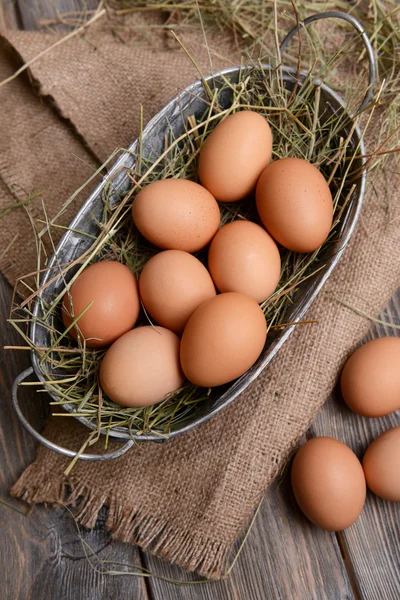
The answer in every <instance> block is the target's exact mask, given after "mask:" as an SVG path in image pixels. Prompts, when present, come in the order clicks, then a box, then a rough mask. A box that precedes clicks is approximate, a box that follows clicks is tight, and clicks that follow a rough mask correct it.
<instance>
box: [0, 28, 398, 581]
mask: <svg viewBox="0 0 400 600" xmlns="http://www.w3.org/2000/svg"><path fill="white" fill-rule="evenodd" d="M8 40H9V42H10V43H11V44H12V45H13V46H14V49H15V51H16V53H18V54H19V55H20V56H22V57H23V59H24V60H27V59H29V58H31V57H32V56H33V55H35V54H36V53H37V52H38V51H40V50H41V49H43V48H44V47H46V46H47V45H48V44H49V43H50V42H51V41H53V40H54V38H51V37H50V36H46V35H41V34H34V33H31V34H27V33H17V32H16V33H12V34H10V33H9V34H8ZM89 42H90V43H89ZM198 51H199V54H200V55H202V56H203V59H205V55H204V51H202V49H201V48H200V46H199V48H198ZM203 59H202V60H203ZM10 61H11V58H10V55H9V53H6V52H5V51H4V53H3V62H2V66H1V69H2V71H1V72H2V75H3V76H4V75H5V74H6V72H7V70H8V71H12V69H13V68H15V66H16V65H15V64H11V62H10ZM14 62H15V61H14ZM204 62H205V61H204V60H203V63H202V66H203V65H204ZM214 66H215V67H219V66H221V64H219V62H218V61H217V60H216V62H215V65H214ZM31 76H32V77H33V79H34V83H35V86H34V87H35V89H34V90H32V89H31V87H29V85H28V81H27V79H26V78H24V79H20V80H17V81H15V82H13V83H12V84H10V86H8V87H7V86H6V87H5V88H3V89H2V90H1V95H2V97H3V102H4V101H8V110H9V113H8V116H7V119H5V118H4V114H3V115H1V116H0V126H1V128H2V131H3V133H2V138H3V137H4V134H5V133H6V134H7V135H8V138H9V139H10V140H11V142H10V144H11V147H13V144H12V141H13V139H14V137H16V136H15V132H16V131H17V129H16V128H17V127H21V128H22V127H23V128H24V130H23V132H22V131H21V132H20V135H19V136H18V141H19V143H18V144H17V140H15V148H14V150H13V152H12V153H11V154H10V156H8V155H7V148H6V143H5V142H4V141H3V140H2V142H1V143H2V147H1V161H2V167H3V166H4V171H3V170H2V177H3V181H4V182H5V184H6V185H10V182H13V183H16V182H18V183H21V185H23V186H24V187H25V188H28V190H29V191H31V188H35V189H36V190H37V188H41V189H45V190H47V193H46V195H45V202H46V206H48V211H49V213H53V212H55V211H57V210H58V208H59V207H60V204H61V202H62V201H63V200H65V198H66V196H67V194H68V191H73V190H74V189H75V188H76V187H78V185H79V184H80V183H82V181H84V179H85V174H86V169H87V165H86V164H85V163H87V162H89V163H90V162H92V163H93V162H94V163H96V159H98V160H103V159H104V158H105V157H106V156H107V155H108V154H109V153H110V151H112V150H114V149H115V148H116V147H119V146H123V145H126V144H128V143H129V142H130V141H131V140H132V139H133V137H134V135H135V133H136V132H137V124H138V107H139V103H143V105H144V106H145V109H146V117H150V116H151V114H153V113H154V112H156V111H157V110H158V109H159V108H160V107H161V106H162V105H163V104H164V103H165V101H166V100H168V98H169V97H170V96H172V95H173V94H174V93H175V92H176V89H177V88H181V87H183V86H184V85H185V84H187V83H189V82H190V81H192V80H193V79H194V78H195V73H194V70H193V67H192V66H191V65H190V63H188V62H187V59H186V58H185V57H184V56H183V54H182V52H178V51H177V50H172V51H171V50H170V51H165V49H160V48H159V47H157V48H156V49H151V48H149V47H148V46H143V45H140V44H139V45H133V46H132V45H130V44H125V45H124V44H120V43H118V42H116V41H115V40H112V39H111V37H110V36H109V34H105V33H101V32H100V31H94V32H92V33H91V34H90V36H89V38H87V39H85V40H81V39H75V40H73V41H71V43H68V44H66V45H65V46H62V47H60V48H58V49H57V50H56V51H55V52H54V53H50V54H48V55H47V56H45V57H44V58H43V60H40V61H38V62H37V63H36V64H35V65H34V67H33V68H32V70H31ZM11 96H13V97H12V99H11ZM17 104H18V106H17ZM16 111H18V115H19V117H18V119H19V123H17V122H16V120H17V117H16V115H17V112H16ZM60 117H63V118H64V119H66V121H63V120H62V118H60ZM42 119H43V124H42V121H41V120H42ZM39 123H40V127H41V131H43V132H44V133H45V134H46V136H48V137H46V138H45V139H44V138H42V137H41V139H40V152H41V154H40V155H39V156H32V153H33V152H34V143H36V142H35V137H40V136H39V132H38V125H39ZM21 139H23V140H24V143H21ZM76 155H77V156H79V157H80V158H82V157H83V158H84V160H85V163H83V162H82V161H80V160H75V156H76ZM7 159H8V160H7ZM54 163H56V164H55V166H54V170H53V171H48V170H47V168H48V166H49V165H50V164H54ZM396 177H397V176H395V175H392V181H391V186H387V185H386V179H385V177H384V174H382V173H381V174H379V175H377V176H376V181H375V188H374V189H377V190H379V191H380V192H379V196H377V195H376V194H375V193H374V191H373V188H372V187H370V190H369V192H368V194H367V197H366V199H365V205H364V208H363V212H362V219H361V222H360V224H359V226H358V227H357V230H356V232H355V234H354V236H353V239H352V241H351V243H350V245H349V247H348V248H347V250H346V252H345V255H344V257H343V259H342V261H341V263H340V265H339V266H338V267H337V269H336V271H335V272H334V274H333V276H332V277H331V278H330V280H329V282H328V283H327V284H326V286H325V288H324V290H323V292H322V293H321V294H320V296H319V298H318V299H317V300H316V301H315V303H314V305H313V306H312V308H311V309H310V311H309V313H308V315H307V316H308V318H309V319H315V320H316V321H317V324H315V325H312V326H309V327H301V328H300V327H299V328H298V329H296V330H295V331H294V333H293V334H292V336H291V337H290V338H289V340H288V341H287V342H286V344H285V346H284V347H283V349H282V350H281V351H280V352H279V354H278V356H277V357H276V358H275V359H274V360H273V361H272V363H271V364H270V365H269V367H268V369H267V370H266V371H265V372H264V373H263V374H262V375H261V376H260V377H259V378H258V379H257V381H256V382H255V383H254V384H253V385H252V386H251V387H250V388H249V389H248V390H247V391H246V392H245V393H243V394H242V395H241V396H240V397H239V398H238V399H237V400H236V401H235V402H234V403H233V404H232V405H231V406H229V407H228V408H227V409H225V410H224V411H223V412H222V413H220V414H219V415H217V416H216V417H214V418H213V419H212V420H211V421H210V422H208V423H206V424H204V425H202V426H200V427H199V428H197V429H196V430H194V431H192V432H190V433H187V434H185V435H183V436H181V437H180V438H177V439H175V440H173V441H170V442H168V443H165V444H138V445H137V446H135V447H134V448H133V449H131V450H130V451H129V453H128V454H127V455H125V456H124V457H122V458H120V459H118V460H116V461H113V462H109V463H102V464H96V465H95V466H94V465H91V464H88V463H83V462H81V463H79V462H78V464H77V465H76V466H75V467H74V469H73V471H72V473H71V475H70V476H69V477H68V478H66V477H65V476H64V475H63V471H64V469H65V467H66V466H67V465H68V460H67V459H63V458H62V457H60V456H59V455H57V454H55V453H53V452H50V451H48V450H45V449H43V448H40V449H39V451H38V457H37V460H36V462H35V463H33V464H32V465H31V466H30V467H28V469H27V470H26V471H25V473H24V474H23V475H22V477H21V478H20V480H19V481H18V482H17V483H16V484H15V486H14V488H13V493H14V494H15V495H17V496H19V497H21V498H23V499H25V500H27V501H28V502H30V503H34V502H46V503H60V502H74V501H75V500H77V499H78V498H81V501H80V504H79V512H78V518H79V520H80V521H81V522H82V523H83V524H85V525H87V526H89V527H92V526H94V524H95V521H96V518H97V514H98V512H99V510H100V508H101V507H102V506H103V505H107V506H109V513H108V521H107V527H108V528H109V529H110V530H111V532H112V534H113V536H114V537H116V538H118V539H121V540H123V541H129V542H133V543H137V544H139V545H140V546H142V547H143V548H144V549H150V550H151V551H152V552H154V553H155V554H157V555H159V556H162V557H164V558H166V559H168V560H170V561H174V562H177V563H178V564H180V565H183V566H184V567H185V568H187V569H189V570H197V571H199V572H200V573H202V574H204V575H206V576H208V577H213V578H216V577H220V576H221V575H223V573H224V572H225V570H226V565H227V560H228V557H229V553H230V550H231V548H232V545H233V543H234V542H235V540H236V539H237V537H238V535H239V534H240V532H241V530H242V528H243V526H244V524H245V523H246V522H247V521H248V519H249V517H250V515H251V514H252V513H253V511H254V509H255V507H256V505H257V504H258V502H259V501H260V498H261V497H262V495H263V492H264V491H265V489H266V487H267V486H268V485H269V483H270V482H271V481H272V479H273V478H274V477H275V476H276V475H277V474H278V473H279V471H280V469H281V468H282V466H283V465H284V464H285V463H286V461H287V460H288V457H289V456H290V454H291V452H292V451H293V449H294V447H295V445H296V443H297V442H298V440H299V438H300V437H301V436H302V434H303V433H304V432H305V430H306V429H307V427H308V426H309V424H310V423H311V421H312V420H313V418H314V416H315V413H316V411H317V410H318V409H319V408H320V407H321V405H322V404H323V403H324V401H325V400H326V398H327V397H328V395H329V393H330V391H331V390H332V387H333V386H334V384H335V382H336V381H337V377H338V372H339V370H340V368H341V366H342V365H343V362H344V361H345V359H346V357H347V356H348V355H349V353H350V352H351V351H352V350H353V349H354V347H355V346H356V344H357V343H358V342H359V340H360V339H361V338H362V336H363V335H364V334H365V333H366V331H367V329H368V327H369V323H368V322H367V321H366V320H365V319H363V318H362V317H360V316H358V315H357V314H356V313H355V312H354V311H352V310H350V309H348V308H346V307H345V306H344V305H343V304H342V303H340V302H339V301H338V300H342V301H345V302H348V303H350V304H351V305H353V306H357V307H358V308H359V309H360V310H364V311H366V312H367V313H370V314H376V313H377V312H378V311H379V310H380V309H381V308H382V307H383V306H384V305H385V303H386V302H387V300H388V299H389V297H390V296H391V295H392V293H393V292H394V291H395V290H396V288H397V286H398V284H399V278H400V260H399V256H400V236H399V221H397V222H393V223H391V220H392V218H393V216H395V215H398V214H399V211H400V197H399V194H398V192H397V190H398V189H399V183H400V180H399V178H398V177H397V180H396V181H395V179H396ZM73 210H74V209H72V211H73ZM15 214H16V213H15ZM15 214H14V216H13V217H12V218H10V219H9V225H8V229H9V231H8V232H7V233H8V234H10V235H15V233H19V232H20V233H21V235H24V236H25V235H26V231H27V229H26V221H25V220H24V218H23V217H22V216H21V214H19V217H15ZM1 235H2V236H3V235H4V234H3V232H2V233H1ZM1 243H2V244H3V243H4V239H3V238H2V239H1ZM27 244H28V242H27ZM13 261H14V265H13V264H12V263H13ZM10 265H11V266H10ZM30 268H32V262H31V258H29V257H26V256H24V255H23V254H22V253H19V254H18V252H14V253H13V252H12V251H10V254H9V264H8V265H6V266H5V269H6V273H7V274H8V276H9V277H12V276H13V274H15V273H16V272H17V271H18V272H19V274H20V273H21V272H22V271H27V270H29V269H30ZM46 435H47V436H48V437H50V438H51V439H54V440H56V441H57V442H58V443H59V444H61V445H63V446H66V447H70V448H76V449H78V448H79V446H80V444H81V443H82V441H83V440H84V439H85V436H86V435H87V430H86V429H85V428H84V427H83V426H81V425H80V424H78V423H75V422H71V421H70V420H68V423H65V421H64V420H61V419H60V420H56V419H54V420H51V422H50V424H49V425H48V427H47V431H46Z"/></svg>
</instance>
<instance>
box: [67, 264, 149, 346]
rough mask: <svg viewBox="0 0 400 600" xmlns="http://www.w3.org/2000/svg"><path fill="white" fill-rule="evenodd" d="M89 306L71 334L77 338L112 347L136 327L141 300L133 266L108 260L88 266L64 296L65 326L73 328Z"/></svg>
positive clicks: (89, 344) (89, 343)
mask: <svg viewBox="0 0 400 600" xmlns="http://www.w3.org/2000/svg"><path fill="white" fill-rule="evenodd" d="M91 303H92V304H91ZM85 309H87V310H86V312H84V314H83V315H82V316H81V317H80V318H79V320H78V322H77V324H76V325H74V326H73V327H72V328H71V329H70V330H69V334H70V335H71V336H72V337H73V338H74V339H75V340H78V339H79V340H80V341H81V342H83V341H84V340H85V343H86V346H89V347H92V348H101V347H103V346H108V345H109V344H111V343H112V342H113V341H114V340H116V339H117V338H118V337H120V336H121V335H122V334H124V333H126V332H127V331H129V330H130V329H132V327H133V326H134V324H135V323H136V320H137V318H138V316H139V310H140V300H139V292H138V285H137V282H136V278H135V276H134V275H133V273H132V272H131V271H130V269H129V268H128V267H127V266H126V265H123V264H121V263H119V262H116V261H108V260H102V261H99V262H97V263H94V264H92V265H90V266H89V267H86V269H84V270H83V271H82V273H81V274H80V275H79V276H78V277H77V279H76V280H75V281H74V282H73V284H72V285H71V287H70V289H69V290H68V291H67V292H66V293H65V295H64V297H63V302H62V311H61V314H62V318H63V321H64V325H65V327H66V328H68V327H70V326H71V324H72V323H73V322H74V320H75V319H76V318H77V317H78V316H79V315H80V314H81V313H82V312H83V311H85Z"/></svg>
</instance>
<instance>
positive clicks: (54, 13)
mask: <svg viewBox="0 0 400 600" xmlns="http://www.w3.org/2000/svg"><path fill="white" fill-rule="evenodd" d="M14 1H15V2H17V3H18V6H19V10H20V14H21V24H22V29H38V28H39V22H40V21H41V20H54V19H57V17H58V16H59V15H61V14H64V13H68V12H70V11H77V12H83V11H86V10H94V9H96V8H97V7H98V5H99V0H35V1H34V2H32V1H31V0H14ZM62 28H63V27H62V26H59V27H58V29H62Z"/></svg>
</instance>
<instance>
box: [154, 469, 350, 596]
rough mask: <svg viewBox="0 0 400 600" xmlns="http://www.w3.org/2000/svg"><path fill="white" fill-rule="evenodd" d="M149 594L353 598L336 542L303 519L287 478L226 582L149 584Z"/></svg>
mask: <svg viewBox="0 0 400 600" xmlns="http://www.w3.org/2000/svg"><path fill="white" fill-rule="evenodd" d="M238 545H239V542H238V544H237V545H236V551H237V548H238ZM236 551H234V552H236ZM145 561H146V563H147V566H148V568H149V570H150V571H152V572H154V573H157V574H162V575H163V576H166V577H172V578H173V579H176V580H179V581H182V580H184V581H193V580H195V579H198V577H196V575H188V574H185V572H184V571H183V570H182V569H181V568H179V567H177V566H175V565H170V564H169V563H167V562H166V561H163V560H161V559H157V558H155V557H152V556H151V555H145ZM149 589H150V591H151V595H152V597H153V598H154V599H155V600H206V599H207V600H216V599H218V600H232V599H241V598H243V599H246V600H248V599H250V598H251V599H254V600H264V599H268V600H275V599H276V600H278V599H280V600H294V599H298V600H311V599H313V600H339V599H340V600H342V599H351V598H354V595H353V592H352V589H351V584H350V581H349V578H348V576H347V573H346V570H345V566H344V563H343V559H342V556H341V553H340V549H339V546H338V544H337V540H336V538H335V536H334V535H333V534H330V533H327V532H325V531H321V530H319V529H317V528H316V527H313V526H312V525H311V524H310V523H309V522H308V521H307V520H306V519H305V518H304V517H303V516H302V515H301V513H300V511H299V509H298V508H297V505H296V503H295V500H294V498H293V494H292V491H291V487H290V482H289V477H288V474H287V475H286V477H285V478H284V480H283V481H282V483H281V484H279V482H276V483H274V484H273V485H272V486H271V487H270V488H269V490H268V492H267V494H266V496H265V498H264V501H263V503H262V506H261V508H260V512H259V514H258V516H257V519H256V521H255V523H254V526H253V528H252V530H251V532H250V534H249V536H248V538H247V540H246V544H245V546H244V548H243V550H242V552H241V554H240V556H239V558H238V560H237V562H236V564H235V567H234V568H233V570H232V572H231V575H230V576H229V578H228V579H227V580H226V581H220V582H215V583H214V582H211V583H204V584H201V585H191V586H185V587H182V586H179V587H178V586H176V585H173V584H171V585H166V584H165V583H164V582H162V581H159V580H157V579H152V580H150V581H149Z"/></svg>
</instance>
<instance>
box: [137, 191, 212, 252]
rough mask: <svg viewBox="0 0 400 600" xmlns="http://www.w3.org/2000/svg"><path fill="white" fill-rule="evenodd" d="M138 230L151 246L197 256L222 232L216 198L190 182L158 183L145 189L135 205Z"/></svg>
mask: <svg viewBox="0 0 400 600" xmlns="http://www.w3.org/2000/svg"><path fill="white" fill-rule="evenodd" d="M132 216H133V220H134V222H135V225H136V227H137V228H138V229H139V231H140V233H141V234H142V235H143V236H144V237H145V238H146V239H147V240H149V242H151V243H152V244H154V245H155V246H158V247H159V248H163V249H172V250H185V251H186V252H197V251H198V250H200V249H201V248H204V246H206V245H207V244H208V243H209V242H210V241H211V239H212V238H213V237H214V235H215V234H216V232H217V231H218V228H219V223H220V212H219V206H218V203H217V201H216V200H215V198H214V197H213V196H212V195H211V194H210V192H209V191H207V190H206V189H205V188H204V187H203V186H201V185H199V184H198V183H195V182H194V181H189V180H188V179H159V180H157V181H153V182H152V183H149V184H148V185H146V186H145V187H144V188H143V189H142V190H140V192H139V193H138V195H137V196H136V198H135V199H134V201H133V205H132Z"/></svg>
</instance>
